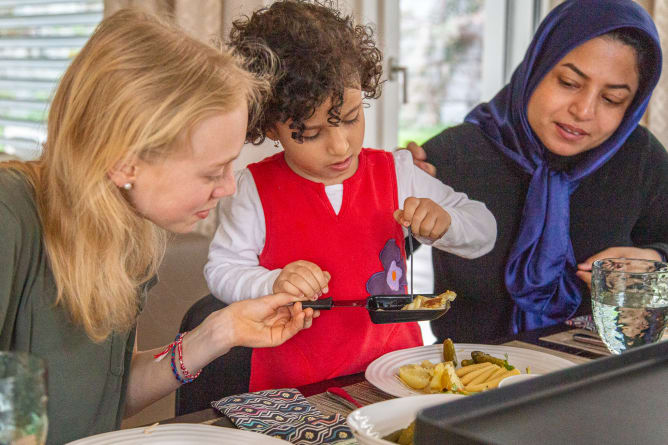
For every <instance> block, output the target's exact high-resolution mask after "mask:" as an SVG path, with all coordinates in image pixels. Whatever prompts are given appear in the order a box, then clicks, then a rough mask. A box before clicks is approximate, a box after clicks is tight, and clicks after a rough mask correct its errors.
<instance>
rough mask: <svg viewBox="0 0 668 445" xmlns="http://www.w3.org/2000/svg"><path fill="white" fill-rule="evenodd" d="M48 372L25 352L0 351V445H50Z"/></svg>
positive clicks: (38, 360) (40, 361) (40, 362)
mask: <svg viewBox="0 0 668 445" xmlns="http://www.w3.org/2000/svg"><path fill="white" fill-rule="evenodd" d="M46 400H47V396H46V369H45V366H44V361H43V360H41V359H40V358H38V357H35V356H34V355H31V354H28V353H25V352H7V351H2V352H0V445H9V444H12V445H19V444H20V445H23V444H26V445H27V444H31V445H32V444H35V445H40V444H43V443H45V442H46V432H47V415H46Z"/></svg>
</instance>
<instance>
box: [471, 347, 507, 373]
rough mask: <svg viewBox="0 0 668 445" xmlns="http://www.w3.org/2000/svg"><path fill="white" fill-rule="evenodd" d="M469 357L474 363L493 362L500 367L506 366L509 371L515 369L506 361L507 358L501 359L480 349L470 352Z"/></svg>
mask: <svg viewBox="0 0 668 445" xmlns="http://www.w3.org/2000/svg"><path fill="white" fill-rule="evenodd" d="M471 358H472V359H473V361H475V362H476V363H493V364H495V365H498V366H501V367H502V368H506V369H507V370H509V371H512V370H513V369H515V367H514V366H512V365H511V364H510V363H508V360H503V359H500V358H496V357H493V356H491V355H489V354H485V353H484V352H482V351H473V352H471Z"/></svg>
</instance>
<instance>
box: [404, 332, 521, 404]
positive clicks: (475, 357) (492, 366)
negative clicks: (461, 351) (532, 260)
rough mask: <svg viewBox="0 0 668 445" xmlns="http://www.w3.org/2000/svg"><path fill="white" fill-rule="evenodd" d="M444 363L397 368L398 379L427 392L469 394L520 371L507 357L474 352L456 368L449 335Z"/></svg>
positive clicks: (490, 386) (444, 347)
mask: <svg viewBox="0 0 668 445" xmlns="http://www.w3.org/2000/svg"><path fill="white" fill-rule="evenodd" d="M443 360H444V361H443V362H441V363H431V362H430V361H429V360H425V361H423V362H422V363H420V364H415V363H413V364H409V365H404V366H402V367H400V368H399V379H400V380H401V381H402V382H403V383H404V384H406V385H408V386H409V387H410V388H413V389H418V390H421V391H423V392H426V393H438V392H451V393H458V394H470V393H475V392H480V391H486V390H488V389H492V388H496V387H497V386H499V382H500V381H501V380H503V379H505V378H506V377H510V376H511V375H518V374H520V371H519V369H516V368H515V367H514V366H512V365H511V364H510V363H508V360H507V359H500V358H498V357H493V356H491V355H489V354H486V353H484V352H481V351H473V352H472V353H471V359H470V360H462V366H461V367H459V368H457V365H456V363H457V356H456V354H455V351H454V344H453V343H452V340H450V339H449V338H448V339H446V340H445V341H444V342H443Z"/></svg>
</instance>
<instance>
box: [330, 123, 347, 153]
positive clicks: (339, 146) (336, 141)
mask: <svg viewBox="0 0 668 445" xmlns="http://www.w3.org/2000/svg"><path fill="white" fill-rule="evenodd" d="M329 130H330V131H329V134H330V137H329V141H328V142H329V143H328V144H327V151H328V152H329V153H330V154H332V155H334V156H341V155H345V154H346V153H348V148H350V144H349V143H348V137H347V132H346V131H344V129H343V128H341V127H340V126H338V127H329Z"/></svg>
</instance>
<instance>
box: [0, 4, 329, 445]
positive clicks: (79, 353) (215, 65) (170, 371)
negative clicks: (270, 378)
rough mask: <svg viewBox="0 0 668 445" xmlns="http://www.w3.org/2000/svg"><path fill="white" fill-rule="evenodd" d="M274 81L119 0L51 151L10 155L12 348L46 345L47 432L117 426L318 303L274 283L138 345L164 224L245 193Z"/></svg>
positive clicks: (76, 77) (0, 184)
mask: <svg viewBox="0 0 668 445" xmlns="http://www.w3.org/2000/svg"><path fill="white" fill-rule="evenodd" d="M263 89H264V83H263V82H261V81H259V80H257V79H256V78H254V77H253V76H251V75H250V74H249V73H248V72H247V71H245V70H244V69H243V68H242V67H241V65H240V64H239V61H238V60H236V59H235V58H234V57H232V56H231V55H230V54H229V53H227V52H225V51H220V50H218V49H215V48H213V47H210V46H207V45H205V44H203V43H200V42H198V41H196V40H195V39H192V38H190V37H188V36H187V35H185V34H184V33H183V32H182V31H181V30H179V29H178V28H176V27H174V26H173V25H170V24H168V23H163V22H162V21H160V20H159V19H156V18H154V17H151V16H148V15H145V14H142V13H139V12H136V11H131V10H124V11H120V12H118V13H116V14H114V15H113V16H111V17H109V18H107V19H105V20H103V21H102V23H101V24H100V25H99V27H98V28H97V30H96V31H95V33H94V34H93V36H92V37H91V38H90V40H89V42H88V43H87V44H86V46H85V47H84V48H83V49H82V51H81V52H80V53H79V55H78V56H77V57H76V58H75V60H74V61H73V63H72V65H71V66H70V67H69V69H68V70H67V72H66V73H65V75H64V77H63V79H62V81H61V83H60V85H59V87H58V90H57V92H56V94H55V97H54V99H53V102H52V105H51V109H50V112H49V119H48V137H47V143H46V144H45V147H44V151H43V154H42V157H41V158H40V159H39V160H38V161H35V162H28V163H20V162H12V163H5V164H0V166H2V168H0V227H1V228H0V316H1V317H2V318H1V319H0V322H1V323H2V331H1V333H0V348H2V349H5V350H20V351H28V352H31V353H33V354H35V355H37V356H40V357H42V358H43V359H45V360H46V363H47V367H48V378H49V382H48V388H49V412H48V415H49V431H48V439H47V443H51V444H61V443H64V442H68V441H71V440H74V439H77V438H80V437H84V436H88V435H92V434H97V433H101V432H104V431H109V430H113V429H115V428H117V427H118V426H119V424H120V420H121V418H122V417H123V416H124V415H131V414H133V413H135V412H137V411H139V410H141V409H142V408H143V407H145V406H147V405H148V404H150V403H152V402H153V401H155V400H158V399H159V398H161V397H163V396H165V395H167V394H168V393H170V392H171V391H173V390H175V389H176V388H177V387H178V386H179V385H180V384H181V383H182V382H188V381H189V380H190V379H191V378H193V377H194V376H196V375H197V373H196V371H197V370H199V369H201V368H202V367H203V366H204V365H206V364H207V363H209V362H210V361H212V360H213V359H215V358H216V357H218V356H220V355H221V354H224V353H225V352H227V351H228V350H229V349H230V348H231V347H232V346H236V345H243V346H252V347H267V346H276V345H279V344H281V343H283V342H284V341H285V340H287V339H288V338H290V337H292V336H293V335H294V334H295V333H297V332H298V331H299V330H301V329H302V328H306V327H309V326H310V325H311V323H312V318H313V317H314V316H317V314H314V313H313V312H312V310H310V309H307V310H305V311H302V309H301V304H300V303H298V302H297V301H298V300H299V298H296V297H293V296H290V295H287V294H278V295H273V296H267V297H264V298H263V299H260V300H247V301H243V302H241V303H239V304H233V305H230V306H229V307H227V308H226V309H223V310H221V311H218V312H215V313H213V314H211V316H209V317H208V318H207V319H206V320H205V322H204V323H202V325H200V326H199V327H198V328H197V329H195V330H193V331H191V332H190V333H189V334H188V335H186V336H183V337H181V338H180V347H173V348H168V351H171V350H172V349H173V350H174V354H173V355H172V354H170V353H169V352H168V353H167V354H165V355H164V357H165V359H163V360H159V361H156V360H155V359H154V355H155V354H158V353H159V352H161V351H160V350H155V351H143V352H137V351H136V342H135V322H136V319H137V315H138V313H139V312H140V310H141V307H142V306H143V303H144V299H145V297H146V293H147V290H148V289H149V288H150V287H151V285H152V284H153V283H154V281H155V278H154V277H155V276H156V271H157V269H158V266H159V264H160V261H161V258H162V254H163V251H164V247H165V237H166V236H165V232H166V231H172V232H187V231H189V230H191V229H192V227H193V225H194V224H195V223H196V222H197V221H198V220H199V219H201V218H205V217H206V215H207V214H208V213H209V212H210V211H211V210H212V209H213V208H214V207H215V206H216V203H217V202H218V200H219V199H220V198H221V197H223V196H227V195H230V194H232V193H234V191H235V184H234V178H233V175H232V161H233V160H234V159H235V158H236V157H237V156H238V155H239V151H240V150H241V147H242V145H243V143H244V140H245V136H246V127H247V123H248V122H247V121H248V116H249V115H251V116H252V115H253V114H254V112H253V111H254V109H255V108H256V107H257V103H258V98H259V97H260V94H261V93H262V91H263ZM249 107H251V110H250V113H249ZM290 303H295V304H293V305H290ZM170 355H171V356H172V357H171V359H170ZM175 357H176V359H175ZM178 358H181V359H182V362H183V363H182V364H181V363H179V360H178Z"/></svg>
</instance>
